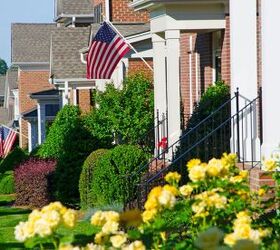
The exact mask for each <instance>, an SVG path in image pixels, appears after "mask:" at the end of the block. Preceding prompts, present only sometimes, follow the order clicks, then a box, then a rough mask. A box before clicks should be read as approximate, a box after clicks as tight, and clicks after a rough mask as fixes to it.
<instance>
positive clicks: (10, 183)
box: [0, 171, 15, 194]
mask: <svg viewBox="0 0 280 250" xmlns="http://www.w3.org/2000/svg"><path fill="white" fill-rule="evenodd" d="M13 193H15V187H14V175H13V171H7V172H5V173H4V174H0V194H13Z"/></svg>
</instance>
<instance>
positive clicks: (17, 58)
mask: <svg viewBox="0 0 280 250" xmlns="http://www.w3.org/2000/svg"><path fill="white" fill-rule="evenodd" d="M55 28H56V25H55V24H39V23H37V24H34V23H33V24H32V23H14V24H12V63H18V62H27V63H30V62H37V63H38V62H39V63H40V62H41V63H42V62H49V60H50V34H51V31H52V30H54V29H55Z"/></svg>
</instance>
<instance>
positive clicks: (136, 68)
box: [128, 59, 153, 80]
mask: <svg viewBox="0 0 280 250" xmlns="http://www.w3.org/2000/svg"><path fill="white" fill-rule="evenodd" d="M146 61H147V62H148V64H149V65H150V66H151V67H152V68H153V61H152V59H146ZM137 73H143V74H144V75H145V76H146V77H148V78H149V79H151V80H152V79H153V72H152V71H151V70H150V69H149V68H148V66H147V65H146V64H145V63H144V62H143V61H142V60H141V59H129V63H128V75H134V74H137Z"/></svg>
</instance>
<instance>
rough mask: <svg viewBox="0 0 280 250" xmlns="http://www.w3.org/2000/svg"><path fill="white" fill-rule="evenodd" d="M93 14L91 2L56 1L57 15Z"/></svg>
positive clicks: (87, 0) (77, 0)
mask: <svg viewBox="0 0 280 250" xmlns="http://www.w3.org/2000/svg"><path fill="white" fill-rule="evenodd" d="M62 14H64V15H74V14H77V15H86V14H93V1H92V0H57V15H58V16H60V15H62Z"/></svg>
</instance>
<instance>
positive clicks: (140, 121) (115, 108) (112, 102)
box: [86, 75, 153, 144]
mask: <svg viewBox="0 0 280 250" xmlns="http://www.w3.org/2000/svg"><path fill="white" fill-rule="evenodd" d="M94 102H95V103H96V104H97V105H98V108H97V109H94V110H93V111H92V112H91V113H90V114H89V116H88V117H87V119H86V124H87V126H88V127H89V129H90V130H91V133H92V134H93V135H94V136H96V137H97V138H99V139H101V140H105V141H107V142H112V141H113V140H115V141H116V142H117V143H118V144H124V143H127V144H137V143H138V140H139V138H140V137H141V136H143V135H145V134H146V133H147V131H148V129H149V128H150V126H151V124H153V88H152V84H151V82H150V81H149V80H148V79H146V78H145V77H144V76H142V75H135V76H131V77H128V78H126V79H125V80H124V82H123V89H121V90H120V89H116V88H115V87H114V85H113V84H109V85H107V87H106V90H105V92H99V91H97V92H96V95H95V97H94Z"/></svg>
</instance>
